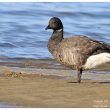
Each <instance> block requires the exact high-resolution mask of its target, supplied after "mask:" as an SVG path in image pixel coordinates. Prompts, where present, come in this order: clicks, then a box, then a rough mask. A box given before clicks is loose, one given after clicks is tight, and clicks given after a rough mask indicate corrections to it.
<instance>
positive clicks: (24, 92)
mask: <svg viewBox="0 0 110 110" xmlns="http://www.w3.org/2000/svg"><path fill="white" fill-rule="evenodd" d="M9 60H11V62H10V61H9ZM6 61H8V62H6ZM6 61H5V60H4V62H1V63H0V104H1V106H0V107H18V108H19V107H26V108H27V107H32V108H33V107H36V108H39V107H40V108H41V107H42V108H45V107H46V108H47V107H49V108H50V107H52V108H58V107H69V108H70V107H73V108H74V107H75V108H76V107H78V108H79V107H80V108H83V107H86V108H87V107H91V108H93V107H110V73H109V72H107V71H101V72H100V71H87V72H84V73H83V77H82V83H80V84H78V83H76V73H75V71H74V70H73V71H72V70H69V69H67V68H65V67H62V66H60V65H58V64H57V63H56V62H55V61H54V60H52V61H51V60H36V61H35V60H22V59H18V60H17V59H16V60H15V59H14V60H12V59H6Z"/></svg>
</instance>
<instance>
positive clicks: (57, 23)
mask: <svg viewBox="0 0 110 110" xmlns="http://www.w3.org/2000/svg"><path fill="white" fill-rule="evenodd" d="M45 29H46V30H47V29H52V30H54V31H56V30H61V29H63V24H62V22H61V20H60V19H59V18H57V17H53V18H51V19H50V20H49V23H48V26H47V27H46V28H45Z"/></svg>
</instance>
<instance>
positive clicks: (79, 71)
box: [77, 69, 82, 83]
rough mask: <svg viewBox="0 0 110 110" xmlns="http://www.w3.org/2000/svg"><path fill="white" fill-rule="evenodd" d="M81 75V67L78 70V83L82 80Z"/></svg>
mask: <svg viewBox="0 0 110 110" xmlns="http://www.w3.org/2000/svg"><path fill="white" fill-rule="evenodd" d="M81 76H82V69H79V70H78V73H77V82H78V83H80V82H81Z"/></svg>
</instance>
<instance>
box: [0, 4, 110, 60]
mask: <svg viewBox="0 0 110 110" xmlns="http://www.w3.org/2000/svg"><path fill="white" fill-rule="evenodd" d="M53 16H57V17H60V18H61V20H62V21H63V24H64V28H65V36H72V35H87V36H89V37H91V38H94V39H97V40H101V41H106V42H108V43H110V3H84V2H83V3H37V2H36V3H0V58H4V57H5V58H34V59H40V58H51V57H52V56H51V54H50V53H49V52H48V50H47V47H46V45H47V42H48V39H49V37H50V35H51V33H52V31H45V27H46V26H47V24H48V20H49V19H50V18H51V17H53Z"/></svg>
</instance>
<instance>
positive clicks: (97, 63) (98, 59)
mask: <svg viewBox="0 0 110 110" xmlns="http://www.w3.org/2000/svg"><path fill="white" fill-rule="evenodd" d="M83 67H84V69H100V70H103V69H107V70H110V53H100V54H97V55H92V56H90V57H89V58H88V59H87V61H86V63H85V65H84V66H83Z"/></svg>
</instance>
